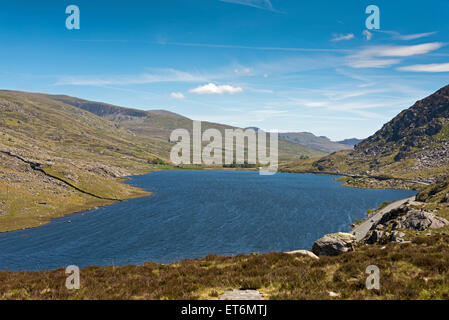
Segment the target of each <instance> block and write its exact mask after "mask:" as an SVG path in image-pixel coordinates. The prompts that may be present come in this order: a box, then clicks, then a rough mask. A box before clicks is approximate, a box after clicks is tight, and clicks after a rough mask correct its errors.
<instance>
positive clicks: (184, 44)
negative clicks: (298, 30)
mask: <svg viewBox="0 0 449 320" xmlns="http://www.w3.org/2000/svg"><path fill="white" fill-rule="evenodd" d="M156 44H159V45H170V46H181V47H203V48H217V49H248V50H263V51H293V52H350V51H351V50H348V49H333V48H298V47H296V48H295V47H269V46H243V45H233V44H211V43H187V42H166V41H159V42H156Z"/></svg>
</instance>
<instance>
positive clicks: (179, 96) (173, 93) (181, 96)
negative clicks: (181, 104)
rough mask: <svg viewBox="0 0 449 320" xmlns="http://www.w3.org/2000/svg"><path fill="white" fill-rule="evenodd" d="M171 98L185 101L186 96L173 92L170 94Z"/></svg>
mask: <svg viewBox="0 0 449 320" xmlns="http://www.w3.org/2000/svg"><path fill="white" fill-rule="evenodd" d="M170 96H171V97H172V98H175V99H184V98H185V96H184V94H183V93H182V92H172V93H171V94H170Z"/></svg>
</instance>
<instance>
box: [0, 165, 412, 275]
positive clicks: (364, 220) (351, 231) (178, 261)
mask: <svg viewBox="0 0 449 320" xmlns="http://www.w3.org/2000/svg"><path fill="white" fill-rule="evenodd" d="M186 170H190V169H186ZM208 170H214V169H213V168H208ZM158 171H174V170H152V171H148V172H145V173H142V174H137V175H133V176H130V177H126V178H121V179H122V180H123V183H125V181H127V180H128V181H129V180H131V179H132V177H134V176H141V175H145V174H151V173H153V172H158ZM216 171H222V170H216ZM226 171H227V169H226ZM230 171H248V170H239V168H231V170H230ZM295 173H299V172H295ZM131 186H133V185H131ZM340 186H342V185H340ZM133 187H135V188H139V189H140V190H144V189H142V188H140V187H136V186H133ZM392 190H394V189H392ZM144 192H146V193H148V194H140V193H138V192H137V193H136V194H134V195H133V196H131V197H129V198H127V199H125V200H124V201H127V200H130V199H135V198H140V197H146V196H151V195H152V193H151V192H148V191H144ZM413 197H415V196H413ZM407 199H409V198H405V199H398V200H395V201H393V202H392V203H391V204H390V205H393V204H395V203H398V202H400V201H403V200H407ZM116 202H117V201H111V202H110V203H106V204H101V205H97V206H94V207H91V208H89V209H84V208H83V209H81V210H78V209H77V210H76V211H73V212H71V213H69V214H65V215H62V216H59V217H55V218H53V219H50V221H49V222H48V223H51V222H52V221H53V220H54V219H61V218H64V217H66V216H68V215H70V214H77V213H81V212H87V211H90V210H93V209H96V208H99V207H106V206H109V205H112V204H115V203H116ZM369 218H370V217H365V218H364V219H363V220H361V221H360V224H362V223H364V222H366V221H367V219H369ZM48 223H46V224H48ZM43 225H44V224H43ZM43 225H41V226H43ZM37 227H38V226H37ZM37 227H30V228H23V229H17V230H11V231H8V232H14V231H22V230H29V229H34V228H37ZM356 227H357V226H356ZM356 227H354V228H352V229H351V230H348V233H353V231H354V229H355V228H356ZM3 233H6V232H3ZM298 250H299V251H304V250H305V251H310V250H311V249H310V248H309V249H298V248H295V249H294V250H293V251H298ZM270 252H271V251H270ZM278 253H290V251H285V252H284V251H278ZM263 254H265V253H261V255H263ZM208 255H214V254H208ZM235 255H240V254H238V253H236V254H235ZM235 255H231V256H226V255H225V256H223V257H233V256H235ZM243 255H250V254H243ZM206 256H207V255H206ZM202 258H204V257H199V258H194V259H189V258H187V259H181V260H176V261H174V262H172V263H169V264H168V265H171V264H177V263H180V262H181V261H190V260H196V259H202ZM147 262H151V263H156V262H153V261H150V260H149V261H145V262H144V263H142V264H140V265H132V266H136V267H139V266H142V265H144V264H145V263H147ZM156 264H160V265H167V264H165V263H156ZM123 266H127V265H123ZM88 267H95V265H92V266H86V267H85V268H88ZM105 267H106V266H105ZM83 269H84V267H83ZM52 270H56V269H49V270H37V271H23V272H40V271H52ZM0 271H7V270H0ZM10 272H20V271H10Z"/></svg>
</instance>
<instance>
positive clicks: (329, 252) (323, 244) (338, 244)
mask: <svg viewBox="0 0 449 320" xmlns="http://www.w3.org/2000/svg"><path fill="white" fill-rule="evenodd" d="M355 242H356V240H355V237H354V236H353V235H352V234H350V233H342V232H340V233H333V234H327V235H325V236H324V237H322V238H321V239H318V240H317V241H315V243H314V244H313V247H312V252H313V253H314V254H316V255H317V256H336V255H339V254H341V253H345V252H349V251H353V250H354V244H355Z"/></svg>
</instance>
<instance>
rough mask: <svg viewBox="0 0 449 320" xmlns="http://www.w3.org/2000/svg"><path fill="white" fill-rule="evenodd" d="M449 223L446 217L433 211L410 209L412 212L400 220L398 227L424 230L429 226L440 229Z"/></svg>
mask: <svg viewBox="0 0 449 320" xmlns="http://www.w3.org/2000/svg"><path fill="white" fill-rule="evenodd" d="M448 224H449V221H447V220H446V219H444V218H441V217H437V216H436V215H434V214H433V213H431V212H426V211H423V212H419V211H417V210H410V212H409V213H408V214H407V215H406V216H405V217H403V218H402V219H401V220H400V221H399V223H398V227H399V228H406V229H413V230H419V231H424V230H427V229H428V228H431V229H439V228H442V227H444V226H447V225H448Z"/></svg>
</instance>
